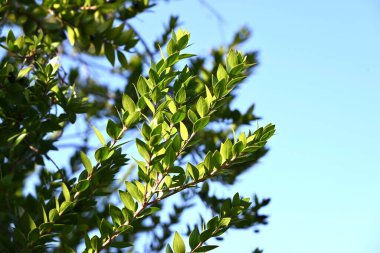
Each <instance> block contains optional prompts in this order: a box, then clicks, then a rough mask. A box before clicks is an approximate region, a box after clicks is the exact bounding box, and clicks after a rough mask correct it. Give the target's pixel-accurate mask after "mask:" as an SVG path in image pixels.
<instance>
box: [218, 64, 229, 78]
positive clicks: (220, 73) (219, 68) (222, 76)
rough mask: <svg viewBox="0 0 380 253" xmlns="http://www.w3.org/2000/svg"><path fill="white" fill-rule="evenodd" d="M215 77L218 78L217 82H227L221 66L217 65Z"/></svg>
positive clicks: (226, 75) (225, 73)
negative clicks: (224, 80) (223, 80)
mask: <svg viewBox="0 0 380 253" xmlns="http://www.w3.org/2000/svg"><path fill="white" fill-rule="evenodd" d="M216 77H217V78H218V80H222V79H226V80H227V79H228V74H227V71H226V70H225V69H224V67H223V65H222V64H219V66H218V70H217V72H216Z"/></svg>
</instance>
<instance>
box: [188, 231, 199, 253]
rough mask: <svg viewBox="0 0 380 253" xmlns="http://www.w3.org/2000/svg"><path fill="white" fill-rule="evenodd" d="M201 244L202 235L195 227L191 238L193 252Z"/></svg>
mask: <svg viewBox="0 0 380 253" xmlns="http://www.w3.org/2000/svg"><path fill="white" fill-rule="evenodd" d="M199 243H200V234H199V230H198V227H195V228H194V230H193V231H191V233H190V237H189V244H190V248H191V249H192V250H193V249H194V248H195V247H197V246H198V244H199Z"/></svg>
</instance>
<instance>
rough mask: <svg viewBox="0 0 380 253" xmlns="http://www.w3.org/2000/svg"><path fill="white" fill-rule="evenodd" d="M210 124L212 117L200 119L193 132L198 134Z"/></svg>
mask: <svg viewBox="0 0 380 253" xmlns="http://www.w3.org/2000/svg"><path fill="white" fill-rule="evenodd" d="M209 122H210V116H207V117H204V118H200V119H199V120H197V121H196V122H195V124H194V126H193V132H198V131H200V130H202V129H203V128H205V127H206V126H207V124H208V123H209Z"/></svg>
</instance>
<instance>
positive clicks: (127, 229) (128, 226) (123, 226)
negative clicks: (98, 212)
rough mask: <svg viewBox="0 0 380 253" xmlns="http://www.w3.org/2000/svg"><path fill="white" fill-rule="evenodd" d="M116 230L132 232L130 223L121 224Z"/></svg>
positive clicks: (123, 232) (125, 232) (121, 232)
mask: <svg viewBox="0 0 380 253" xmlns="http://www.w3.org/2000/svg"><path fill="white" fill-rule="evenodd" d="M116 232H118V233H120V234H128V233H131V232H133V227H132V226H131V225H121V226H120V227H118V228H117V229H116Z"/></svg>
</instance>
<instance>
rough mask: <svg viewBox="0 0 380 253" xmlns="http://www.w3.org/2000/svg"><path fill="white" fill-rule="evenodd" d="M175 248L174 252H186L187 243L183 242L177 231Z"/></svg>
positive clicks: (174, 241)
mask: <svg viewBox="0 0 380 253" xmlns="http://www.w3.org/2000/svg"><path fill="white" fill-rule="evenodd" d="M173 249H174V253H185V252H186V247H185V243H184V242H183V240H182V238H181V236H180V235H179V234H178V232H175V234H174V240H173Z"/></svg>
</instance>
